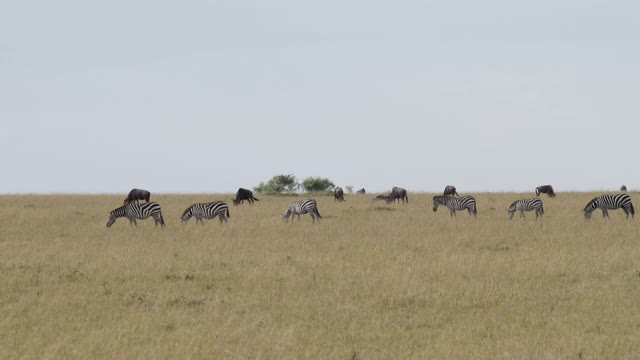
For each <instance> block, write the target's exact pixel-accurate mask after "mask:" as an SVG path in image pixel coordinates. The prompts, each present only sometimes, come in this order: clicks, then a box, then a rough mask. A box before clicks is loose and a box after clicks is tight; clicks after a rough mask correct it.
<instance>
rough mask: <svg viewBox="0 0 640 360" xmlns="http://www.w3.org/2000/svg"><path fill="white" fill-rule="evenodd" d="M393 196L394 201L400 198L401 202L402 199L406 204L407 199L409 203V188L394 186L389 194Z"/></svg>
mask: <svg viewBox="0 0 640 360" xmlns="http://www.w3.org/2000/svg"><path fill="white" fill-rule="evenodd" d="M389 196H391V197H392V198H393V200H394V201H393V202H394V203H395V200H398V202H400V199H402V203H403V204H404V202H405V200H406V201H407V203H409V197H408V196H407V190H405V189H403V188H399V187H396V186H394V187H393V189H391V194H390V195H389Z"/></svg>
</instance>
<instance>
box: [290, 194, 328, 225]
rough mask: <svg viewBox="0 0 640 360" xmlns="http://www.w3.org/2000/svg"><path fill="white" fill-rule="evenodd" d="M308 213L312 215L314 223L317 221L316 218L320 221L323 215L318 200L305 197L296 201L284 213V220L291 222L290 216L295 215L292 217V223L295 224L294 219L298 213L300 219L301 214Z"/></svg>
mask: <svg viewBox="0 0 640 360" xmlns="http://www.w3.org/2000/svg"><path fill="white" fill-rule="evenodd" d="M307 213H308V214H310V215H311V219H312V221H313V223H314V224H315V223H316V218H317V219H318V222H320V219H322V216H320V212H319V211H318V204H317V203H316V200H315V199H304V200H301V201H296V202H294V203H292V204H291V205H289V208H288V209H287V211H285V212H284V213H282V220H283V221H284V222H289V217H290V216H291V215H293V217H292V218H291V223H292V224H293V220H294V219H295V216H296V215H298V221H300V215H301V214H307Z"/></svg>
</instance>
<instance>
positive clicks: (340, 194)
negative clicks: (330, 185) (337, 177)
mask: <svg viewBox="0 0 640 360" xmlns="http://www.w3.org/2000/svg"><path fill="white" fill-rule="evenodd" d="M333 200H334V201H344V191H343V190H342V188H341V187H340V186H337V187H336V188H335V189H334V190H333Z"/></svg>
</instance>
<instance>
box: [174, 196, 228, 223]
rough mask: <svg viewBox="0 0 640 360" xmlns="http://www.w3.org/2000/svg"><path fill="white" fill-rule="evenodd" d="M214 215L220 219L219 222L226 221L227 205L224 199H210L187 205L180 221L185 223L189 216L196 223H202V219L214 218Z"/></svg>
mask: <svg viewBox="0 0 640 360" xmlns="http://www.w3.org/2000/svg"><path fill="white" fill-rule="evenodd" d="M216 216H218V218H219V219H220V223H222V222H223V221H224V222H227V218H228V217H231V214H229V206H227V204H226V203H225V202H224V201H212V202H208V203H196V204H193V205H191V206H189V207H188V208H187V209H186V210H185V211H184V212H183V213H182V216H181V219H182V223H183V224H186V223H187V221H189V219H191V217H195V218H196V223H199V222H200V223H203V224H204V221H202V219H214V218H215V217H216Z"/></svg>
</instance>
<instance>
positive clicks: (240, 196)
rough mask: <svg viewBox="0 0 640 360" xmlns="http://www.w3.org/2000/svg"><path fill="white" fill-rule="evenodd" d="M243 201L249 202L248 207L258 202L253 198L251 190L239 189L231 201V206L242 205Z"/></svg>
mask: <svg viewBox="0 0 640 360" xmlns="http://www.w3.org/2000/svg"><path fill="white" fill-rule="evenodd" d="M245 200H247V201H248V202H249V205H253V202H254V201H260V200H259V199H258V198H256V197H253V192H251V190H248V189H243V188H239V189H238V192H236V198H235V199H233V205H238V204H244V201H245Z"/></svg>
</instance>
